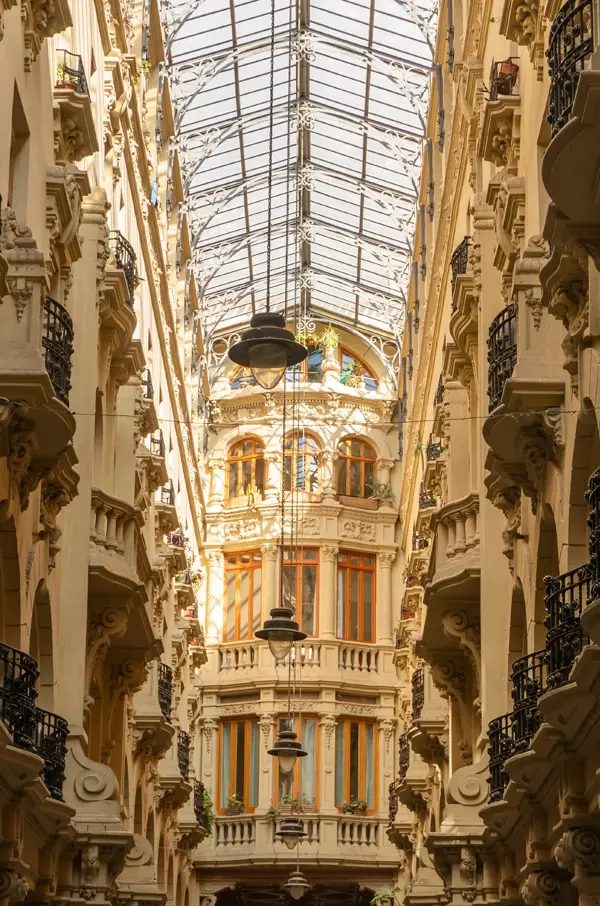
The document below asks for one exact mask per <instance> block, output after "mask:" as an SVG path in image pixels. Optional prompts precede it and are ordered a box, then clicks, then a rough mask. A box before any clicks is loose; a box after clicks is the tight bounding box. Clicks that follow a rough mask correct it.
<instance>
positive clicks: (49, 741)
mask: <svg viewBox="0 0 600 906" xmlns="http://www.w3.org/2000/svg"><path fill="white" fill-rule="evenodd" d="M68 735H69V725H68V723H67V722H66V720H65V719H64V717H59V716H58V715H57V714H52V713H51V712H50V711H44V710H43V709H42V708H36V709H35V727H34V732H33V751H34V752H36V753H37V754H38V755H39V756H40V757H41V758H43V760H44V767H43V769H42V780H43V781H44V783H45V784H46V786H47V787H48V792H49V793H50V796H51V797H52V799H57V800H58V801H59V802H62V798H63V794H62V790H63V783H64V780H65V761H66V756H67V737H68Z"/></svg>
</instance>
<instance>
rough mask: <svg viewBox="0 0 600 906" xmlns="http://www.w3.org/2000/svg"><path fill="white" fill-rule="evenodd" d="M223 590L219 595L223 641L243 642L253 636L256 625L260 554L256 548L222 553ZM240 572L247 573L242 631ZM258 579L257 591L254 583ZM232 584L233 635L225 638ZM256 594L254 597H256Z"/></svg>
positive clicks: (259, 593)
mask: <svg viewBox="0 0 600 906" xmlns="http://www.w3.org/2000/svg"><path fill="white" fill-rule="evenodd" d="M224 556H225V593H224V596H223V641H224V642H243V641H246V640H247V639H252V638H254V631H255V629H258V628H259V625H260V615H261V602H262V554H261V552H260V551H259V550H250V551H235V552H232V553H229V554H225V555H224ZM244 573H247V574H248V600H247V604H246V606H247V612H248V614H247V624H248V625H247V631H246V634H245V635H243V634H242V631H241V629H242V627H241V618H242V605H243V601H242V595H243V580H244ZM257 581H258V595H256V594H255V586H256V583H257ZM232 588H233V598H234V600H233V610H234V619H233V638H228V637H227V636H228V631H229V613H230V608H231V606H232V602H231V601H230V589H232ZM257 597H258V600H256V598H257Z"/></svg>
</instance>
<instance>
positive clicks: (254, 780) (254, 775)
mask: <svg viewBox="0 0 600 906" xmlns="http://www.w3.org/2000/svg"><path fill="white" fill-rule="evenodd" d="M257 804H258V724H257V723H253V724H251V726H250V790H249V795H248V805H250V806H252V807H255V806H256V805H257Z"/></svg>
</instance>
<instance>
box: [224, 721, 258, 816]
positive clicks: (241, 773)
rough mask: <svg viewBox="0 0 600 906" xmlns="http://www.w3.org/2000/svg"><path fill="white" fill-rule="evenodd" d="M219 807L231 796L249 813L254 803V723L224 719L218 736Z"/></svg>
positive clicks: (256, 751)
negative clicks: (219, 743) (219, 742)
mask: <svg viewBox="0 0 600 906" xmlns="http://www.w3.org/2000/svg"><path fill="white" fill-rule="evenodd" d="M220 741H221V745H220V752H219V763H220V776H219V799H218V803H219V808H220V809H224V808H227V800H228V799H229V798H230V797H235V798H236V799H239V800H241V802H243V804H244V811H245V812H253V811H254V809H255V808H256V805H257V802H258V752H259V746H258V722H257V721H256V720H225V721H223V723H222V724H221V736H220Z"/></svg>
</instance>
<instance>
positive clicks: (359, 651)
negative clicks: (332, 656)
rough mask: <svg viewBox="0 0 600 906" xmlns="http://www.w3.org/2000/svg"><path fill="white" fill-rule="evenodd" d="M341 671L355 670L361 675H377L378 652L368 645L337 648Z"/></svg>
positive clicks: (345, 645)
mask: <svg viewBox="0 0 600 906" xmlns="http://www.w3.org/2000/svg"><path fill="white" fill-rule="evenodd" d="M338 655H339V661H338V663H339V667H340V669H341V670H355V671H360V672H363V673H379V651H378V650H377V648H373V647H372V646H370V645H347V644H342V645H340V647H339V651H338Z"/></svg>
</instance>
